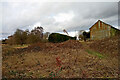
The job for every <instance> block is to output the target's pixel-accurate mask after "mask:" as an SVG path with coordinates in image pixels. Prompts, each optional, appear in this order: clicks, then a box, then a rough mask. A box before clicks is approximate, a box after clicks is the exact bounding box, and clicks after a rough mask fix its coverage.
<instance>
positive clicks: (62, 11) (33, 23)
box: [0, 2, 118, 38]
mask: <svg viewBox="0 0 120 80" xmlns="http://www.w3.org/2000/svg"><path fill="white" fill-rule="evenodd" d="M0 5H2V13H0V15H2V21H1V23H2V32H0V33H2V34H3V36H2V37H3V38H5V37H7V36H8V35H11V34H13V33H14V32H15V30H16V29H17V28H19V29H23V30H25V29H29V30H31V29H33V28H34V27H37V26H42V27H43V28H44V32H62V30H63V29H66V30H67V31H68V32H73V31H75V30H77V31H79V30H89V28H90V27H91V26H92V25H93V24H94V23H95V22H96V21H97V20H99V19H100V20H102V21H104V22H106V23H108V24H110V25H112V26H114V27H116V28H118V3H117V2H34V3H33V2H2V3H0ZM0 27H1V26H0Z"/></svg>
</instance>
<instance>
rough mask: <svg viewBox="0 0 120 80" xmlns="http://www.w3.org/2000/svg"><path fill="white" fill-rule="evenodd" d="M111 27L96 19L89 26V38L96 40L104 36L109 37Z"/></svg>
mask: <svg viewBox="0 0 120 80" xmlns="http://www.w3.org/2000/svg"><path fill="white" fill-rule="evenodd" d="M110 29H111V27H110V26H109V25H107V24H104V23H103V22H101V21H98V22H97V23H96V24H94V25H93V26H92V27H91V28H90V39H91V40H98V39H103V38H106V37H110Z"/></svg>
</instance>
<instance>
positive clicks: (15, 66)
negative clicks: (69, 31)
mask: <svg viewBox="0 0 120 80" xmlns="http://www.w3.org/2000/svg"><path fill="white" fill-rule="evenodd" d="M116 39H117V38H115V39H113V40H112V41H113V42H111V43H109V45H112V44H113V43H117V42H115V40H116ZM107 40H108V39H107ZM109 40H111V39H109ZM105 41H106V40H104V41H102V40H101V41H97V42H96V41H88V42H80V41H75V40H68V41H66V42H62V43H49V42H48V43H36V44H33V45H28V46H27V45H24V46H22V47H21V46H9V45H3V48H2V55H3V56H2V77H3V78H44V77H47V78H118V74H119V72H118V56H117V52H116V50H112V52H114V53H111V51H107V50H106V51H105V50H103V51H100V50H101V49H100V47H99V48H96V47H97V45H99V44H100V43H101V44H100V45H101V46H102V45H103V46H104V48H105V47H106V46H105V45H106V44H108V43H104V44H103V43H102V42H105ZM108 42H109V41H108ZM116 47H117V45H116ZM107 49H109V47H108V48H107ZM110 55H112V57H111V56H110ZM113 55H114V56H113Z"/></svg>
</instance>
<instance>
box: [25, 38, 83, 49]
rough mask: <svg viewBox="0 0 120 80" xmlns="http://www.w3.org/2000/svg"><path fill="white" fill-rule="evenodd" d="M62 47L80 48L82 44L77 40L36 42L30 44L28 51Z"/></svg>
mask: <svg viewBox="0 0 120 80" xmlns="http://www.w3.org/2000/svg"><path fill="white" fill-rule="evenodd" d="M60 48H70V49H78V48H82V44H81V43H80V42H79V41H76V40H68V41H65V42H62V43H36V44H33V45H30V46H28V48H27V51H50V50H56V49H60Z"/></svg>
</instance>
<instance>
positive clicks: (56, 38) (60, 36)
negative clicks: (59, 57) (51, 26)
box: [48, 33, 76, 43]
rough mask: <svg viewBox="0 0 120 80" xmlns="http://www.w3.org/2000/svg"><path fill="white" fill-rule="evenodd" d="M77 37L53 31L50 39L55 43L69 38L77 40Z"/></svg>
mask: <svg viewBox="0 0 120 80" xmlns="http://www.w3.org/2000/svg"><path fill="white" fill-rule="evenodd" d="M75 39H76V37H70V36H67V35H63V34H59V33H52V34H50V35H49V38H48V41H49V42H53V43H58V42H64V41H67V40H75Z"/></svg>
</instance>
